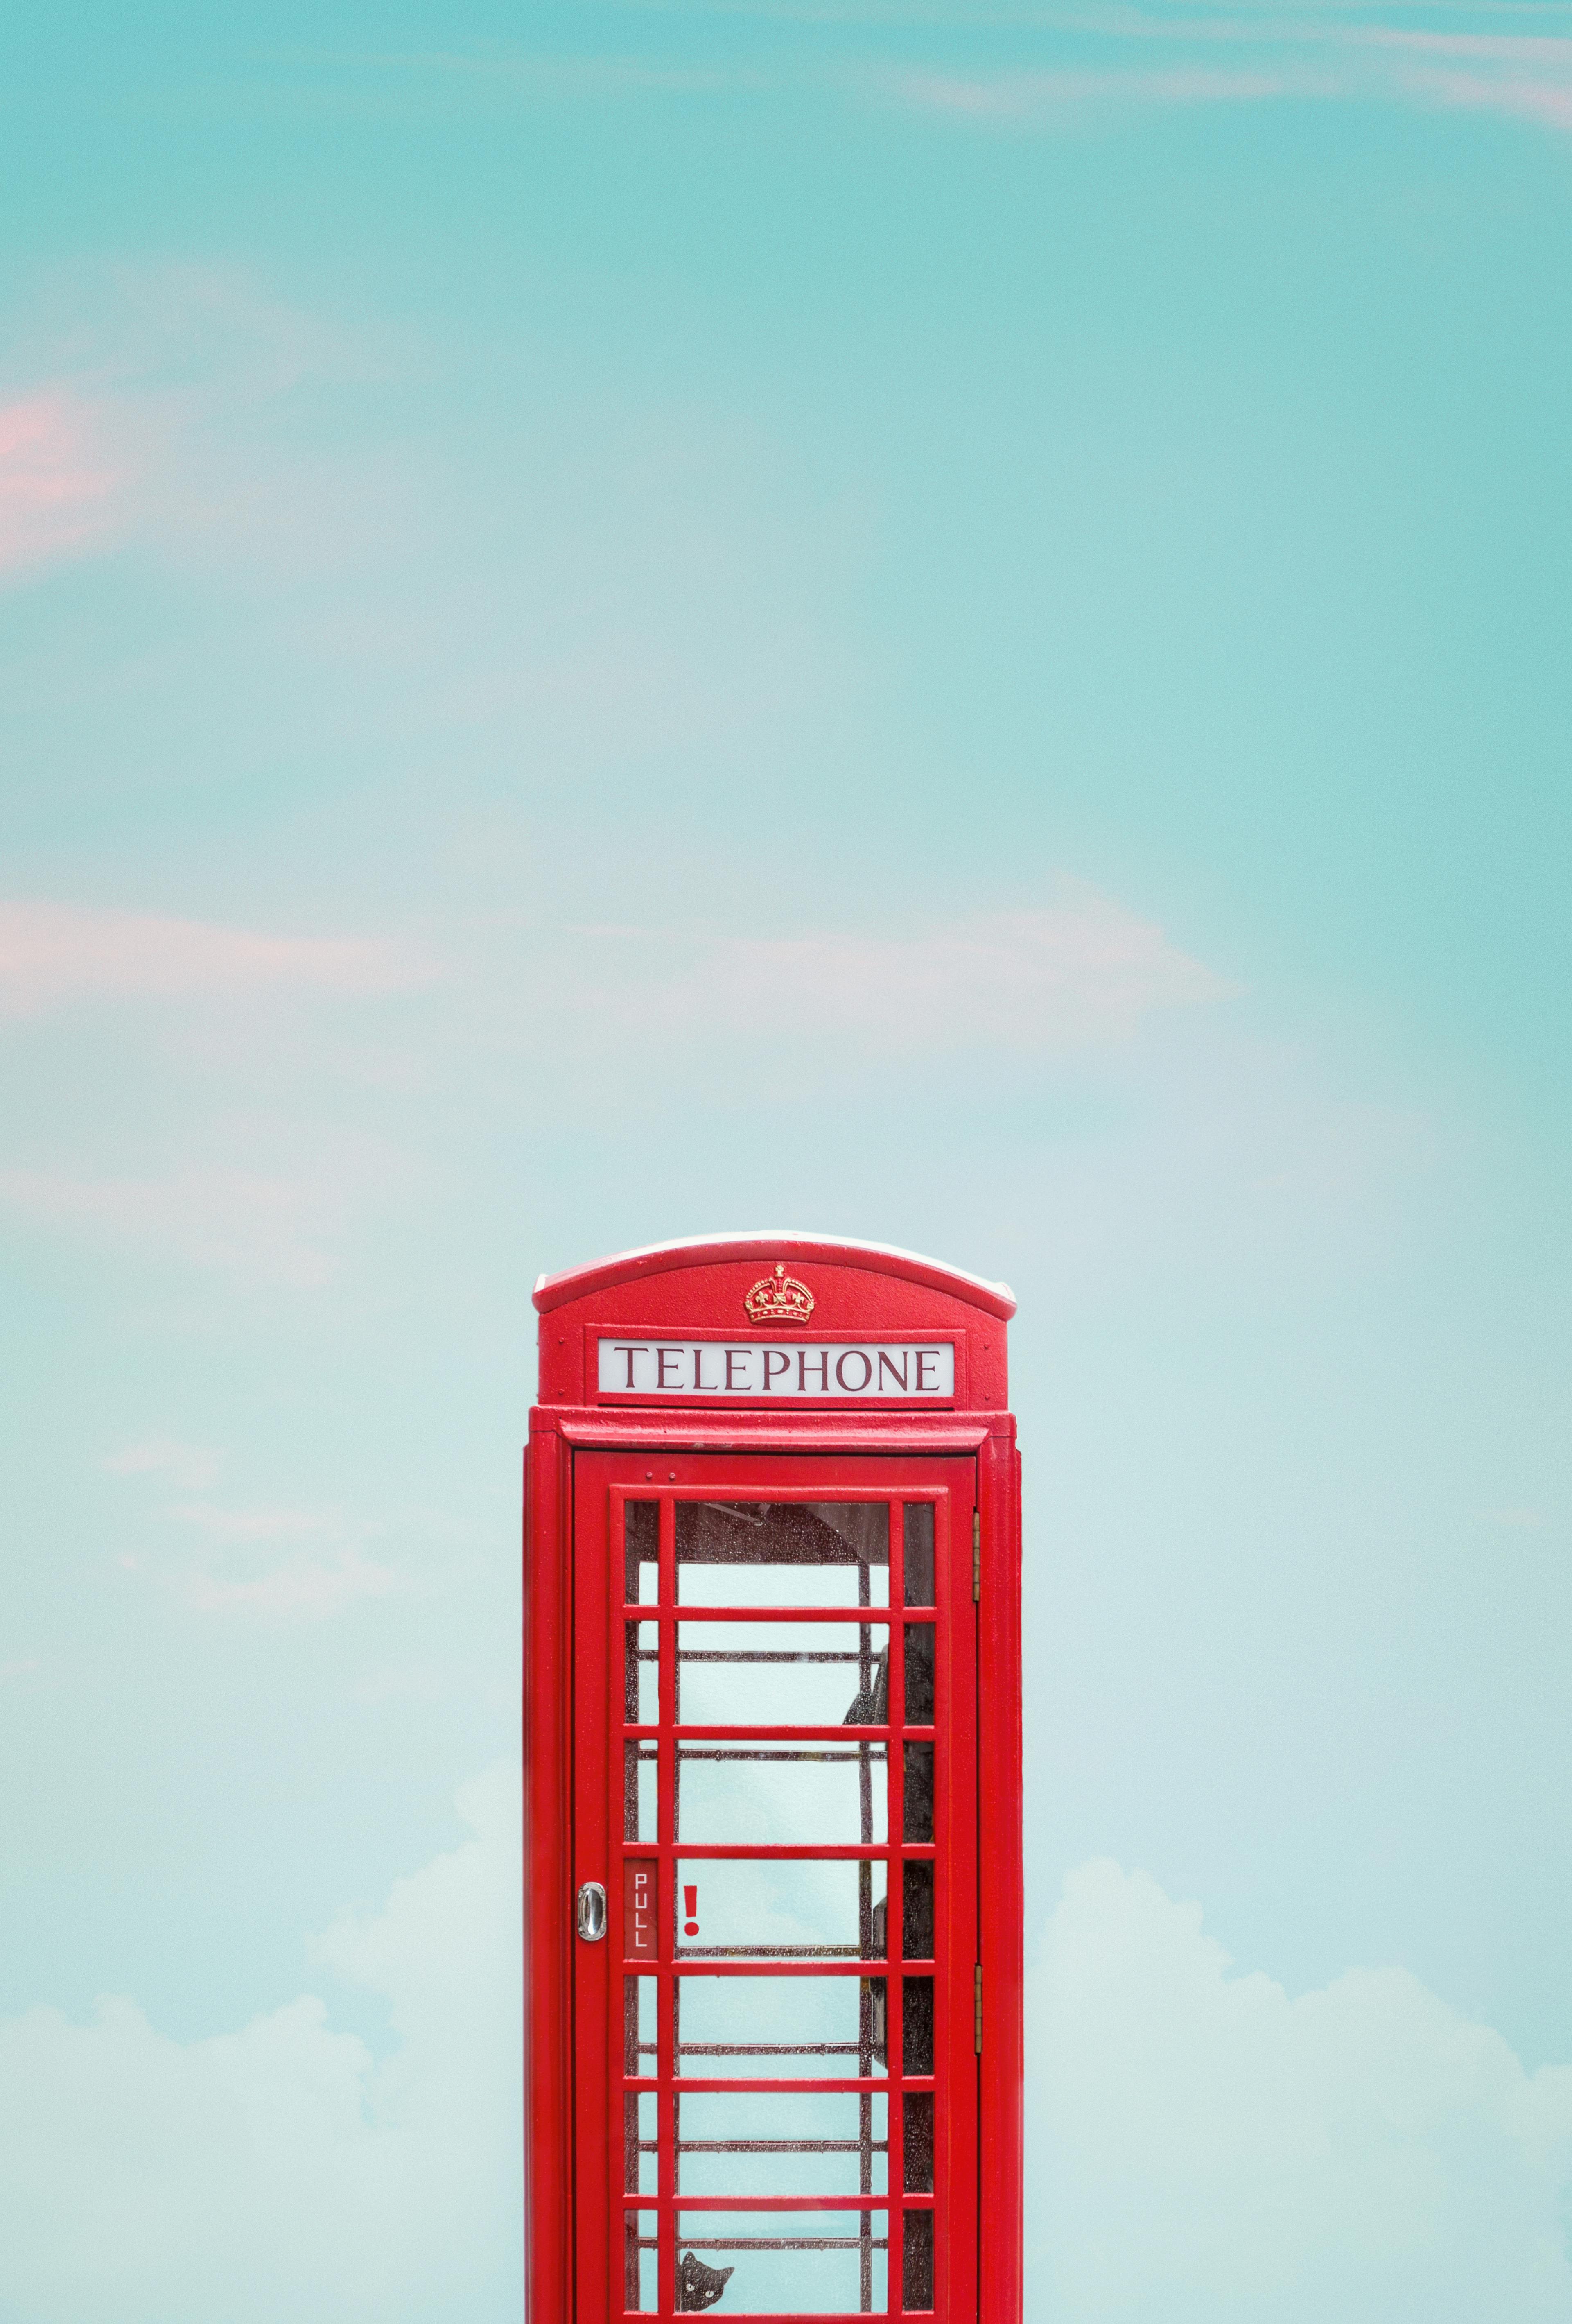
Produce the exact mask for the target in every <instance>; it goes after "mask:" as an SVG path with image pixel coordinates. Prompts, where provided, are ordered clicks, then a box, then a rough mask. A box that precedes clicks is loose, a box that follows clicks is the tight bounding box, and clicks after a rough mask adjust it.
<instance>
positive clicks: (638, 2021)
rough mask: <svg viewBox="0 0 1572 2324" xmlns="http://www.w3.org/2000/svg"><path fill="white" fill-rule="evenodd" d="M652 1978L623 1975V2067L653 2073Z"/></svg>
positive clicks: (627, 2070) (653, 1980)
mask: <svg viewBox="0 0 1572 2324" xmlns="http://www.w3.org/2000/svg"><path fill="white" fill-rule="evenodd" d="M655 2059H656V2050H655V1979H654V1978H652V1977H625V1978H623V1979H622V2071H623V2072H624V2073H625V2074H641V2075H644V2076H646V2077H648V2079H649V2080H654V2076H655Z"/></svg>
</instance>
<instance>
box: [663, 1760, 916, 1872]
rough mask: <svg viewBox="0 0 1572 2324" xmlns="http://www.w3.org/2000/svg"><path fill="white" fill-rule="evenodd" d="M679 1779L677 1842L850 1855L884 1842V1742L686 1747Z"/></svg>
mask: <svg viewBox="0 0 1572 2324" xmlns="http://www.w3.org/2000/svg"><path fill="white" fill-rule="evenodd" d="M628 1748H629V1749H630V1750H631V1749H632V1748H633V1746H632V1745H631V1744H630V1745H629V1747H628ZM645 1748H647V1749H648V1748H651V1747H649V1746H648V1745H647V1746H646V1747H645ZM677 1776H678V1784H677V1812H676V1836H677V1838H678V1839H679V1840H693V1841H694V1842H696V1843H698V1844H699V1845H701V1846H703V1847H723V1846H724V1845H725V1844H726V1842H727V1841H729V1840H731V1841H747V1842H749V1843H751V1844H752V1845H754V1846H764V1847H771V1848H844V1847H849V1846H850V1847H855V1846H857V1845H858V1844H859V1843H861V1844H862V1845H864V1846H867V1845H869V1844H878V1843H880V1842H882V1841H883V1840H884V1837H885V1831H886V1824H887V1791H886V1784H885V1747H884V1745H883V1744H882V1743H860V1744H858V1743H851V1742H847V1743H844V1744H829V1743H775V1742H770V1743H749V1742H746V1741H737V1742H731V1741H727V1742H719V1743H708V1742H705V1743H683V1744H680V1745H679V1746H678V1748H677ZM638 1837H639V1834H638V1833H630V1838H633V1839H637V1838H638ZM643 1837H644V1838H645V1839H647V1840H652V1839H653V1838H654V1837H655V1834H654V1831H653V1830H651V1831H647V1832H645V1833H644V1835H643Z"/></svg>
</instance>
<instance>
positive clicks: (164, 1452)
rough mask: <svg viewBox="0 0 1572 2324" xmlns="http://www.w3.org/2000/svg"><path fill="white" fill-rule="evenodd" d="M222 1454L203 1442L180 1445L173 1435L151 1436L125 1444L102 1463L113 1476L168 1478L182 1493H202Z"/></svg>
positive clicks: (210, 1482) (220, 1464) (216, 1468)
mask: <svg viewBox="0 0 1572 2324" xmlns="http://www.w3.org/2000/svg"><path fill="white" fill-rule="evenodd" d="M223 1462H224V1456H223V1454H222V1453H221V1452H213V1451H212V1450H211V1449H210V1448H209V1447H207V1445H203V1444H182V1443H179V1442H178V1440H177V1439H176V1438H174V1437H172V1436H150V1437H148V1438H146V1439H145V1440H144V1441H143V1442H142V1443H140V1444H128V1445H127V1446H126V1447H125V1449H124V1452H113V1453H111V1454H110V1456H109V1458H108V1460H106V1462H105V1463H104V1466H105V1467H106V1469H107V1470H108V1471H109V1472H110V1474H111V1475H112V1476H115V1477H167V1478H168V1479H169V1480H170V1483H171V1484H173V1485H174V1486H176V1487H177V1488H178V1489H179V1491H181V1492H186V1493H200V1492H205V1491H206V1490H207V1487H208V1486H209V1485H211V1484H214V1483H215V1482H216V1480H217V1476H218V1471H219V1470H220V1468H221V1467H222V1466H223Z"/></svg>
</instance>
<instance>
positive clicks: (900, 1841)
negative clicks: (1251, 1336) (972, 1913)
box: [885, 1500, 941, 2316]
mask: <svg viewBox="0 0 1572 2324" xmlns="http://www.w3.org/2000/svg"><path fill="white" fill-rule="evenodd" d="M889 1594H890V1599H891V1601H892V1603H893V1604H894V1605H896V1607H898V1608H899V1609H901V1611H902V1614H903V1615H904V1613H905V1610H906V1504H905V1502H904V1501H899V1500H895V1501H892V1502H891V1503H890V1506H889ZM935 1594H937V1593H935ZM935 1611H937V1609H935ZM935 1644H937V1638H935ZM888 1702H889V1721H890V1728H891V1730H892V1734H893V1735H895V1736H896V1737H898V1736H899V1735H900V1734H901V1732H902V1730H903V1729H904V1728H905V1726H906V1631H905V1629H904V1628H901V1629H896V1630H892V1631H891V1633H890V1652H889V1683H888ZM886 1774H887V1777H888V1781H889V1811H888V1816H889V1820H888V1822H887V1825H886V1827H885V1828H886V1831H887V1834H888V1837H889V1839H890V1841H891V1843H892V1846H893V1847H895V1848H897V1849H898V1848H901V1847H904V1845H905V1840H906V1752H905V1750H904V1749H903V1748H901V1745H900V1743H899V1742H898V1741H892V1742H891V1744H890V1747H889V1749H888V1752H887V1768H886ZM903 1861H904V1858H903V1857H902V1856H900V1855H899V1854H892V1855H891V1857H890V1864H889V1870H888V1872H887V1875H886V1876H885V1894H886V1895H887V1897H888V1899H889V1902H888V1904H887V1906H886V1917H887V1922H888V1923H890V1925H889V1927H888V1932H887V1933H888V1944H889V1950H890V1951H891V1952H892V1953H896V1954H899V1953H901V1952H902V1951H903V1950H904V1949H905V1946H906V1895H905V1887H904V1883H903V1879H902V1874H901V1865H902V1863H903ZM902 1997H903V1987H902V1984H901V1970H900V1968H899V1967H898V1966H897V1965H896V1963H895V1962H892V1963H891V1967H890V1976H889V1979H888V1982H887V1985H886V1987H885V2061H886V2064H887V2068H888V2070H889V2078H890V2090H889V2107H888V2116H887V2130H886V2135H887V2139H888V2141H889V2156H888V2167H887V2177H888V2180H889V2189H890V2194H891V2197H892V2198H893V2208H892V2210H891V2213H890V2220H889V2249H888V2251H887V2254H886V2269H885V2285H886V2301H887V2308H888V2312H889V2313H890V2314H891V2315H892V2316H898V2315H899V2314H900V2311H901V2301H902V2282H901V2245H902V2238H903V2236H904V2234H905V2227H904V2224H903V2222H904V2218H905V2214H904V2212H903V2210H902V2209H901V2193H902V2190H903V2188H904V2186H905V2182H906V2173H905V2171H904V2170H903V2169H902V2167H901V2163H902V2156H903V2153H904V2152H905V2141H904V2136H903V2126H904V2124H905V2120H906V2107H905V2104H904V2096H905V2085H904V2083H903V2080H902V2078H901V2068H902V2064H903V2062H904V2061H903V2052H902V2039H903V2037H902V2033H901V2024H902V2015H901V2002H902ZM933 2104H934V2107H935V2108H937V2107H938V2106H939V2105H940V2104H941V2101H940V2100H939V2099H937V2098H935V2099H934V2101H933Z"/></svg>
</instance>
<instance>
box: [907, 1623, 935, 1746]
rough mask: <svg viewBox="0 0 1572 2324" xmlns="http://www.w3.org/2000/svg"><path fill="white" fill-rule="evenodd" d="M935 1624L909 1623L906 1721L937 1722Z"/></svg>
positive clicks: (911, 1723) (925, 1724) (920, 1724)
mask: <svg viewBox="0 0 1572 2324" xmlns="http://www.w3.org/2000/svg"><path fill="white" fill-rule="evenodd" d="M933 1627H934V1626H933V1623H932V1622H908V1623H907V1625H906V1725H907V1726H908V1727H932V1725H933Z"/></svg>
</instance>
